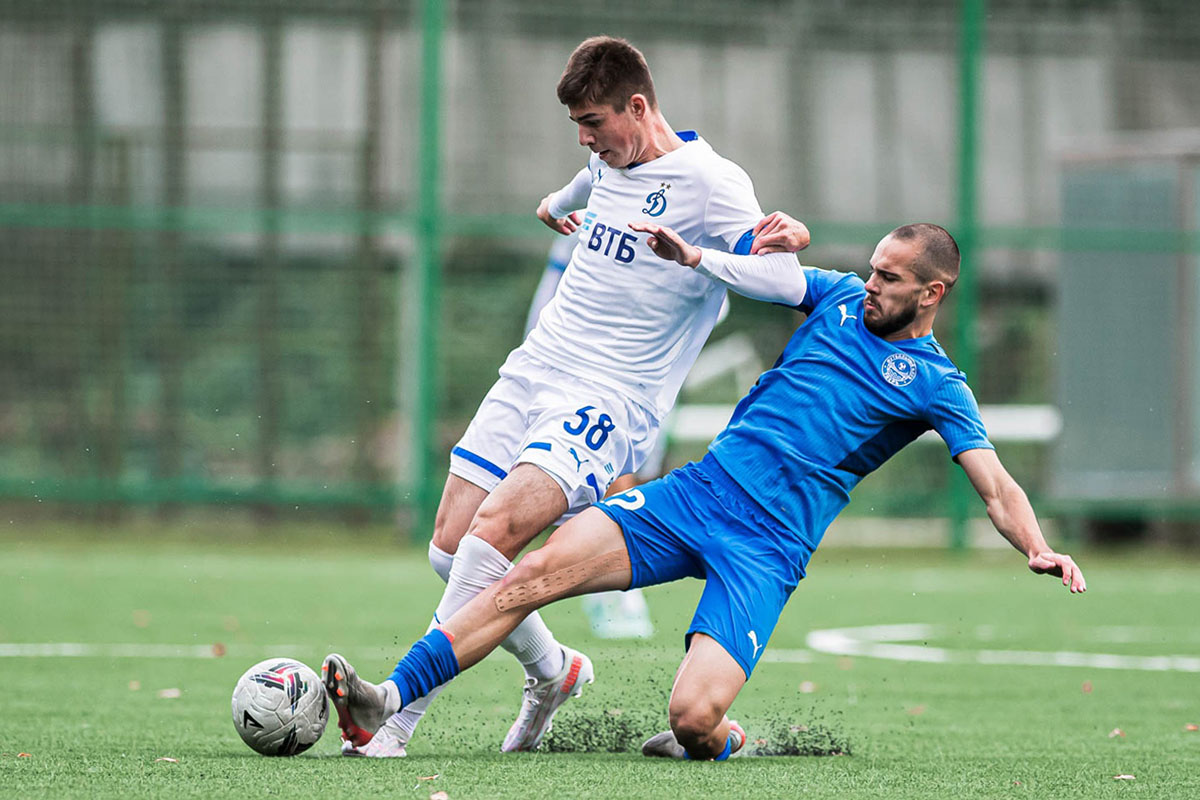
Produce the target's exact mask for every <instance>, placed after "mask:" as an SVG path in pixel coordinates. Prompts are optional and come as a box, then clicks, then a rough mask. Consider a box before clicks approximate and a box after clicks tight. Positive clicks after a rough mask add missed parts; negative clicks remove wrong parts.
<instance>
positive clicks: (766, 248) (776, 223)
mask: <svg viewBox="0 0 1200 800" xmlns="http://www.w3.org/2000/svg"><path fill="white" fill-rule="evenodd" d="M811 241H812V236H811V235H810V234H809V232H808V227H807V226H806V225H805V224H804V223H803V222H801V221H800V220H798V219H793V218H792V217H790V216H788V215H787V214H785V213H783V212H782V211H773V212H771V213H770V214H768V215H767V216H765V217H763V218H762V219H761V220H759V221H758V224H757V225H755V226H754V242H753V243H752V244H751V245H750V254H751V255H759V254H761V253H798V252H800V251H801V250H803V249H804V248H806V247H808V243H809V242H811Z"/></svg>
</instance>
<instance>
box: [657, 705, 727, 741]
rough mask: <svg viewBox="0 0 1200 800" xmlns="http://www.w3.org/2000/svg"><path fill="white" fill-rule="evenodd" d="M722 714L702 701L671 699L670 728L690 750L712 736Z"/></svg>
mask: <svg viewBox="0 0 1200 800" xmlns="http://www.w3.org/2000/svg"><path fill="white" fill-rule="evenodd" d="M723 717H724V714H722V713H721V712H720V710H719V709H717V708H716V707H715V706H713V705H712V704H710V703H704V702H699V703H696V702H692V703H687V702H682V701H679V702H677V701H676V700H675V699H674V698H672V699H671V706H670V718H671V730H672V731H673V732H674V733H675V738H676V739H678V740H679V743H680V744H681V745H683V746H684V748H685V749H688V750H692V749H694V748H695V747H697V746H698V745H700V744H702V743H703V742H705V741H707V740H708V739H709V738H711V737H712V733H713V731H714V730H716V728H717V726H718V725H720V724H721V719H722V718H723Z"/></svg>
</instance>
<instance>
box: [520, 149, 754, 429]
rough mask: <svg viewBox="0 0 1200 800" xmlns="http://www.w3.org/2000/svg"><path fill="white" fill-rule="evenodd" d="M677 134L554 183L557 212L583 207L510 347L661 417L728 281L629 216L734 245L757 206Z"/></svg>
mask: <svg viewBox="0 0 1200 800" xmlns="http://www.w3.org/2000/svg"><path fill="white" fill-rule="evenodd" d="M679 135H680V138H682V139H684V142H685V143H684V145H683V146H682V147H679V148H677V149H675V150H672V151H671V152H669V153H666V154H665V155H662V156H660V157H658V158H656V159H654V160H653V161H649V162H646V163H644V164H639V165H635V166H632V167H628V168H625V169H616V168H612V167H609V166H608V165H607V164H605V163H604V162H603V161H601V160H600V159H599V157H597V156H595V155H593V156H592V157H591V159H590V160H589V162H588V166H587V167H586V168H585V169H582V170H580V171H579V174H578V175H576V176H575V178H574V179H573V180H572V181H571V183H569V184H567V186H565V187H563V188H562V189H561V190H559V191H558V192H557V193H556V194H555V195H554V197H553V198H552V199H551V204H550V213H551V214H552V215H553V216H554V217H556V218H562V217H564V216H566V215H567V214H568V213H570V212H571V211H580V212H581V217H582V224H581V225H580V228H579V231H578V239H579V245H578V246H577V247H576V248H575V251H574V253H573V255H572V257H571V261H570V264H569V265H568V266H567V270H566V272H565V273H564V274H563V278H562V281H561V283H560V284H559V286H558V291H557V292H556V293H555V295H554V298H553V299H552V300H551V301H550V302H549V303H548V304H547V305H546V307H545V308H544V309H543V310H542V313H541V316H540V317H539V319H538V322H537V325H536V326H535V327H534V328H533V330H532V331H530V333H529V336H528V337H527V338H526V340H525V342H524V344H522V345H521V347H520V348H518V349H519V350H522V351H524V352H526V353H528V354H530V355H532V356H533V357H534V358H536V359H537V360H539V361H542V362H544V363H546V364H549V365H551V366H553V367H555V368H557V369H559V370H561V371H563V372H566V373H568V374H571V375H575V376H578V377H581V378H585V379H587V380H590V381H594V382H596V383H600V384H603V385H606V386H610V387H612V388H615V389H617V390H619V391H621V392H623V393H624V394H626V395H627V396H629V397H630V398H631V399H633V400H635V401H636V402H638V403H640V404H642V405H643V406H645V407H646V408H647V409H649V410H650V411H651V412H653V413H654V414H655V415H656V416H657V417H658V418H660V419H661V418H662V417H663V416H664V415H665V414H666V412H667V411H669V410H670V409H671V407H672V406H673V405H674V404H675V397H676V395H677V394H678V393H679V387H680V386H681V385H682V384H683V379H684V377H685V376H686V375H687V372H688V370H689V369H691V366H692V362H693V361H695V359H696V355H697V354H698V353H699V352H700V348H701V347H702V346H703V345H704V342H705V340H706V339H707V338H708V335H709V333H710V332H711V331H712V328H713V325H715V324H716V321H717V315H718V313H719V311H720V308H721V302H722V300H723V299H724V297H725V287H724V285H722V284H721V283H719V282H717V281H715V280H713V279H712V278H710V277H707V276H706V275H704V274H703V273H701V272H698V271H696V270H693V269H689V268H688V267H683V266H680V265H679V264H676V263H674V262H670V261H665V260H663V259H661V258H659V257H658V256H656V255H654V252H653V251H652V250H651V249H650V247H649V245H647V244H646V241H645V240H646V238H647V234H644V233H637V232H635V231H632V230H630V229H629V227H628V223H630V222H635V221H644V222H653V223H657V224H660V225H666V226H668V227H670V228H672V229H674V230H675V231H676V232H677V233H679V235H680V236H681V237H682V238H683V239H684V241H687V242H689V243H691V244H693V245H696V246H699V247H707V248H711V249H714V250H722V251H725V252H732V251H734V250H735V248H737V246H738V243H739V242H740V241H742V240H743V238H744V237H746V239H747V244H748V237H747V234H748V233H749V232H750V231H751V230H752V229H753V227H754V225H755V224H756V223H757V222H758V221H759V220H760V219H761V218H762V216H763V213H762V209H761V208H760V207H759V205H758V200H757V199H756V198H755V196H754V186H753V184H752V183H751V182H750V178H749V176H748V175H746V173H745V171H744V170H742V168H741V167H739V166H737V165H736V164H734V163H733V162H732V161H729V160H727V159H725V158H722V157H721V156H719V155H717V153H716V152H715V151H713V149H712V147H710V146H709V145H708V143H707V142H705V141H704V140H703V139H700V138H699V137H697V136H696V135H695V134H694V133H692V132H690V131H686V132H683V133H680V134H679Z"/></svg>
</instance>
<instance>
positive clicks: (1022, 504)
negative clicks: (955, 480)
mask: <svg viewBox="0 0 1200 800" xmlns="http://www.w3.org/2000/svg"><path fill="white" fill-rule="evenodd" d="M958 463H959V464H960V465H961V466H962V468H963V471H964V472H966V473H967V477H968V478H970V479H971V485H972V486H974V487H975V491H977V492H979V496H980V497H981V498H983V502H984V503H985V504H986V505H987V512H988V517H989V518H991V520H992V524H993V525H995V526H996V530H998V531H999V532H1000V533H1001V535H1003V536H1004V538H1005V539H1007V540H1008V541H1009V542H1010V543H1011V544H1012V546H1013V547H1015V548H1017V549H1018V550H1020V551H1021V552H1022V553H1024V554H1025V555H1026V556H1027V557H1028V558H1029V569H1031V570H1032V571H1034V572H1036V573H1038V574H1048V575H1053V576H1055V577H1056V578H1062V582H1063V586H1067V587H1070V590H1071V593H1072V594H1075V593H1077V592H1085V591H1087V581H1085V580H1084V579H1083V572H1082V571H1081V570H1080V569H1079V566H1078V565H1077V564H1076V563H1075V561H1074V560H1073V559H1072V558H1071V557H1070V556H1069V555H1066V554H1065V553H1056V552H1054V551H1053V550H1052V549H1050V545H1048V544H1046V540H1045V538H1044V537H1043V536H1042V530H1041V528H1040V527H1039V526H1038V521H1037V516H1036V515H1035V514H1034V513H1033V506H1031V505H1030V504H1029V498H1027V497H1026V496H1025V492H1024V490H1023V489H1021V487H1020V486H1018V485H1017V482H1016V481H1015V480H1013V478H1012V476H1011V475H1009V474H1008V470H1006V469H1004V465H1003V464H1001V463H1000V458H999V457H998V456H997V455H996V451H994V450H988V449H986V448H977V449H974V450H967V451H965V452H962V453H959V455H958Z"/></svg>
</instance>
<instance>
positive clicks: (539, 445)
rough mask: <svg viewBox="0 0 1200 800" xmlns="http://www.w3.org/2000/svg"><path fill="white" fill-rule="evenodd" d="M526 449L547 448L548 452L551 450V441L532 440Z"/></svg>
mask: <svg viewBox="0 0 1200 800" xmlns="http://www.w3.org/2000/svg"><path fill="white" fill-rule="evenodd" d="M525 449H526V450H545V451H546V452H547V453H548V452H550V443H549V442H530V443H529V444H527V445H525Z"/></svg>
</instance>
